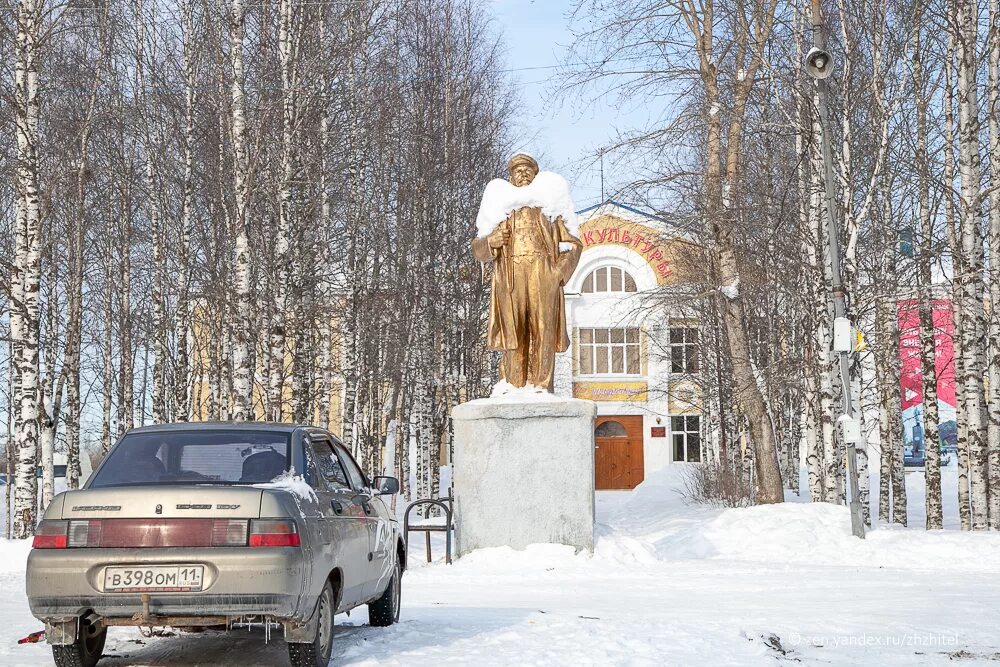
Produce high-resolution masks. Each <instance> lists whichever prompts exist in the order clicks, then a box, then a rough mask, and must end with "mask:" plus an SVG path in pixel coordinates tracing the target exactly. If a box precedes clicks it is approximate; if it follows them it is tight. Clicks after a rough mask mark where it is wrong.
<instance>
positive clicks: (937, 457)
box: [911, 9, 943, 530]
mask: <svg viewBox="0 0 1000 667" xmlns="http://www.w3.org/2000/svg"><path fill="white" fill-rule="evenodd" d="M921 17H922V11H921V10H919V9H918V11H917V14H916V21H915V23H916V25H917V29H916V30H915V32H914V38H913V57H912V58H911V62H912V68H913V86H914V97H915V102H916V120H917V123H916V135H917V136H916V147H915V148H916V154H915V155H914V158H915V162H916V168H917V200H918V201H917V207H918V212H917V217H918V220H919V226H920V229H919V233H920V252H919V254H918V256H917V263H918V266H919V285H920V298H919V302H920V305H919V311H920V312H919V316H920V359H921V376H922V384H923V406H922V407H923V423H924V453H925V456H924V482H925V489H926V491H925V498H926V514H927V516H926V526H927V528H928V529H929V530H930V529H940V528H942V527H943V523H942V522H943V515H942V504H941V454H940V448H939V445H938V402H937V368H936V365H935V363H936V362H935V360H936V355H935V344H934V342H935V331H934V291H933V288H932V285H931V283H932V275H931V261H932V257H931V254H932V252H933V246H934V239H933V235H934V231H933V223H932V220H931V214H932V212H931V202H930V174H929V167H930V155H929V154H928V152H927V106H928V101H927V100H928V90H927V81H926V80H925V75H924V67H923V58H924V53H923V47H922V41H921V30H922V27H921V25H920V24H921Z"/></svg>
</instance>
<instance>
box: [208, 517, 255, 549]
mask: <svg viewBox="0 0 1000 667" xmlns="http://www.w3.org/2000/svg"><path fill="white" fill-rule="evenodd" d="M246 545H247V521H246V519H243V520H242V521H239V520H235V519H216V520H215V521H214V522H212V546H213V547H245V546H246Z"/></svg>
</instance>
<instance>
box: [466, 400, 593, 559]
mask: <svg viewBox="0 0 1000 667" xmlns="http://www.w3.org/2000/svg"><path fill="white" fill-rule="evenodd" d="M596 414H597V407H596V406H595V405H594V403H593V402H592V401H582V400H578V399H564V398H557V397H554V396H552V395H551V394H544V395H539V396H538V397H537V400H535V401H527V400H525V399H524V398H521V397H518V398H517V399H516V400H508V401H505V400H504V398H503V397H500V398H488V399H481V400H476V401H470V402H468V403H463V404H462V405H458V406H456V407H455V408H454V409H453V410H452V417H453V420H454V427H455V440H454V443H455V449H454V452H455V456H454V461H453V465H454V473H453V475H454V477H453V482H452V484H453V487H452V488H453V490H454V494H455V525H456V529H455V552H456V554H457V555H459V556H462V555H464V554H467V553H469V552H470V551H474V550H476V549H482V548H485V547H499V546H510V547H513V548H514V549H523V548H524V547H526V546H527V545H529V544H534V543H538V542H554V543H559V544H568V545H571V546H574V547H576V548H577V549H586V550H589V551H592V550H593V548H594V417H595V416H596Z"/></svg>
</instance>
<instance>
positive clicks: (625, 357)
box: [577, 327, 642, 377]
mask: <svg viewBox="0 0 1000 667" xmlns="http://www.w3.org/2000/svg"><path fill="white" fill-rule="evenodd" d="M584 331H589V332H590V339H591V342H589V343H585V342H584V340H583V338H584V337H583V332H584ZM599 331H606V332H607V339H608V342H606V343H604V342H598V341H597V339H598V332H599ZM615 331H621V332H622V342H621V343H612V342H611V340H612V338H614V334H613V332H615ZM631 332H634V335H632V336H630V333H631ZM630 337H631V338H634V340H629V338H630ZM577 348H578V352H577V355H578V356H577V368H578V369H579V371H580V375H588V376H590V375H593V376H599V377H605V376H612V377H634V376H641V375H642V332H641V330H640V329H639V328H638V327H578V328H577ZM615 349H619V350H621V359H622V370H621V372H616V371H614V350H615ZM630 350H634V352H635V356H634V359H635V368H632V367H631V366H630V364H629V351H630ZM584 355H589V357H590V371H589V372H588V371H585V370H584V368H585V367H584V363H583V359H584ZM600 356H603V357H604V359H605V360H606V363H607V370H606V371H604V372H601V371H598V370H597V369H598V363H597V361H598V359H599V358H600Z"/></svg>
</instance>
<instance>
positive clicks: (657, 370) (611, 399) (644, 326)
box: [555, 202, 702, 489]
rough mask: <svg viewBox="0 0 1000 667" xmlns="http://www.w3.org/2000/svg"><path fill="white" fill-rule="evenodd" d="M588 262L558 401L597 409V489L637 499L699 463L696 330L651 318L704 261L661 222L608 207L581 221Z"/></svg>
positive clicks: (559, 364)
mask: <svg viewBox="0 0 1000 667" xmlns="http://www.w3.org/2000/svg"><path fill="white" fill-rule="evenodd" d="M579 216H580V222H581V226H580V237H581V240H582V241H583V243H584V251H583V255H582V257H581V258H580V264H579V266H578V267H577V270H576V272H575V273H574V275H573V277H572V279H571V280H570V282H569V284H567V285H566V287H565V293H566V310H567V312H566V316H567V327H568V328H569V330H570V338H571V340H572V345H571V347H570V349H569V350H568V351H566V352H564V353H562V354H559V355H558V356H557V358H556V376H555V393H556V394H559V395H562V396H575V397H577V398H587V399H590V400H593V401H595V402H596V403H597V407H598V418H597V423H596V430H595V433H594V435H595V441H596V447H597V449H596V451H595V453H594V454H595V464H596V466H595V467H596V471H597V474H596V477H597V479H596V486H597V488H598V489H630V488H633V487H635V486H636V485H638V484H639V483H640V482H642V480H643V479H644V478H645V476H646V475H648V474H650V473H651V472H653V471H655V470H658V469H659V468H662V467H663V466H665V465H668V464H670V463H672V462H674V461H699V460H701V454H702V447H701V431H702V424H701V407H700V402H701V401H700V390H699V388H698V382H697V379H698V370H699V345H698V340H699V335H698V323H697V322H696V321H694V320H691V319H685V318H684V317H682V316H680V315H679V314H677V315H676V316H675V314H673V313H671V312H670V311H669V310H665V309H664V308H662V307H661V308H656V309H653V308H651V307H650V305H649V296H650V294H652V293H653V292H654V291H657V290H658V288H663V287H670V286H678V287H680V286H681V285H683V283H684V278H683V275H684V273H685V270H684V268H683V267H684V266H687V264H686V263H685V262H683V261H680V260H682V259H683V258H685V257H690V256H692V254H698V251H697V247H696V246H694V245H693V244H692V243H691V242H690V241H688V240H686V239H685V238H684V237H683V235H682V234H681V233H680V232H675V233H671V228H670V226H669V224H668V223H666V222H665V221H664V220H663V219H661V218H658V217H656V216H654V215H650V214H647V213H643V212H642V211H638V210H636V209H633V208H629V207H627V206H622V205H620V204H615V203H613V202H609V203H606V204H601V205H599V206H593V207H591V208H588V209H584V210H583V211H580V212H579Z"/></svg>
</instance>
